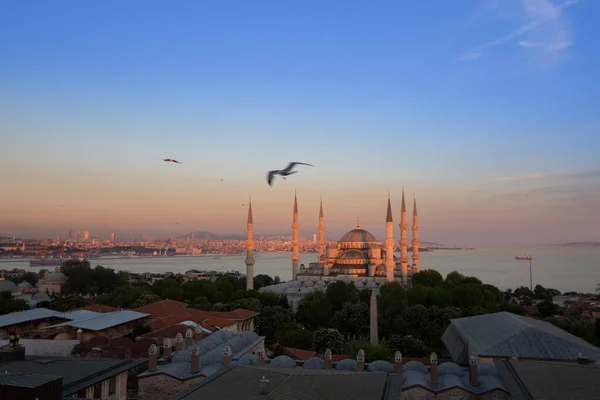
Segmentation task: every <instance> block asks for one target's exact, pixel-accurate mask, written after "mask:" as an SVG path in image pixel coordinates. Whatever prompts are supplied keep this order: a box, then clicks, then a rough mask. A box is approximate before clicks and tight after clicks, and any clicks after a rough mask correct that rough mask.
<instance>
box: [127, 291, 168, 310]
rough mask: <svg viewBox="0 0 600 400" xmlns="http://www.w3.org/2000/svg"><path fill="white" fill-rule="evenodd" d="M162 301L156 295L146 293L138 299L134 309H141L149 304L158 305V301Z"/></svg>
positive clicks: (134, 303) (133, 305) (133, 306)
mask: <svg viewBox="0 0 600 400" xmlns="http://www.w3.org/2000/svg"><path fill="white" fill-rule="evenodd" d="M161 300H162V299H161V298H160V297H158V296H157V295H155V294H154V293H144V294H142V295H141V296H140V297H138V298H137V299H136V300H135V301H134V302H133V304H132V305H131V307H132V308H140V307H143V306H145V305H148V304H152V303H156V302H157V301H161Z"/></svg>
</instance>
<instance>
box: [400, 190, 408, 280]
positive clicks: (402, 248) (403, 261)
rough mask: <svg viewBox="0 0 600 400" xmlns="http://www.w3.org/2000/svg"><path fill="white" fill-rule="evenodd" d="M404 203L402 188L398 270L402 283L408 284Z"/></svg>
mask: <svg viewBox="0 0 600 400" xmlns="http://www.w3.org/2000/svg"><path fill="white" fill-rule="evenodd" d="M406 228H407V224H406V203H405V201H404V186H402V209H401V210H400V269H401V271H402V283H403V284H405V285H406V284H407V283H408V254H407V249H406V245H407V239H406Z"/></svg>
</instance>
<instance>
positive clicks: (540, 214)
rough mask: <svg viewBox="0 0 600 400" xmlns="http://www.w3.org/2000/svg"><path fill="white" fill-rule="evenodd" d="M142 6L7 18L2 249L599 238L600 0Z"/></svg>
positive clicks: (38, 6) (76, 8)
mask: <svg viewBox="0 0 600 400" xmlns="http://www.w3.org/2000/svg"><path fill="white" fill-rule="evenodd" d="M140 4H142V3H140V2H135V1H132V2H128V3H122V2H117V1H105V2H102V3H87V2H86V3H85V4H84V3H81V4H79V3H72V2H67V1H55V2H51V3H49V2H44V1H31V2H28V3H27V4H22V3H19V2H13V3H11V4H8V5H6V7H4V11H3V13H2V15H0V34H1V35H2V37H5V38H7V39H8V40H5V41H3V42H2V43H0V51H2V54H3V63H2V64H1V65H0V85H2V88H3V90H2V91H1V92H0V107H2V110H3V111H4V112H2V113H0V124H1V126H2V139H3V140H2V143H3V145H2V146H0V169H2V171H3V172H5V173H4V174H3V182H2V190H3V195H2V196H0V235H17V236H25V237H55V236H56V235H57V234H59V233H60V234H61V236H62V237H67V232H68V230H69V229H70V228H72V229H73V230H74V231H80V232H81V233H82V234H83V231H84V230H86V231H90V232H91V233H92V235H93V234H94V233H93V232H104V235H107V234H109V233H110V232H112V231H115V232H117V236H119V232H122V233H123V235H131V236H138V235H140V234H149V235H152V236H153V237H154V236H156V237H169V236H174V235H177V236H180V235H185V234H186V233H189V232H193V231H201V230H205V231H210V232H215V233H220V234H237V233H238V232H239V233H240V234H242V233H243V232H244V229H245V216H246V213H247V208H246V207H245V206H242V204H244V205H247V202H248V197H249V196H250V195H251V196H252V200H253V212H254V218H255V227H254V229H255V231H256V234H261V233H285V232H290V234H291V227H290V225H291V223H292V200H293V192H294V190H297V192H298V202H299V208H300V234H301V235H303V236H305V237H312V235H313V234H314V233H315V232H316V230H317V225H318V207H319V197H321V196H322V197H323V201H324V207H325V210H324V211H325V232H326V236H327V238H329V239H334V240H335V239H338V238H339V237H340V236H341V235H342V234H343V233H344V232H347V231H348V230H350V229H352V228H353V227H354V226H355V222H356V218H357V217H360V219H361V225H362V226H363V227H364V228H365V229H368V230H369V231H371V232H372V233H373V234H375V236H376V237H377V238H378V239H379V240H383V239H384V238H385V235H384V232H385V203H386V194H387V192H388V191H391V193H392V202H393V212H394V217H395V219H396V218H397V216H396V215H399V210H400V208H399V204H400V191H401V187H402V185H405V187H406V191H407V196H408V198H412V194H413V192H416V194H417V199H418V202H419V213H420V215H421V220H420V226H421V234H422V239H423V240H424V241H431V242H437V243H443V244H449V245H465V246H482V245H490V244H547V243H557V242H570V241H584V240H590V241H600V232H598V230H597V229H596V226H597V225H598V224H599V223H600V216H599V215H598V214H597V213H596V212H595V209H596V204H598V203H600V185H598V183H599V181H600V163H599V162H598V161H597V155H596V153H597V151H596V149H597V148H598V147H599V146H600V136H598V135H597V133H596V132H597V131H598V129H599V128H600V120H599V119H598V117H597V116H596V112H595V106H593V104H595V103H596V100H597V99H598V98H600V83H598V82H600V79H598V78H600V73H599V72H597V71H596V69H595V68H594V65H596V64H597V61H598V54H600V52H599V51H598V50H600V49H599V47H600V44H598V43H597V41H596V40H594V37H595V35H596V33H597V32H598V30H599V29H600V28H597V27H596V25H595V21H594V18H593V16H594V15H597V14H598V12H600V4H598V3H597V2H592V1H574V0H570V1H568V0H565V1H563V2H560V1H558V0H557V1H549V0H510V1H509V0H507V1H493V0H489V1H475V0H469V1H464V2H460V4H453V5H452V6H449V5H448V6H443V7H442V6H439V7H437V8H433V9H432V8H431V7H428V6H426V4H424V3H423V4H421V3H418V2H413V3H411V4H406V5H400V4H397V3H396V2H390V1H380V2H377V3H369V4H367V3H362V2H352V1H350V2H348V1H345V2H341V1H330V2H327V4H322V3H303V4H302V5H297V4H292V3H285V4H284V3H274V2H267V3H260V4H252V5H249V4H246V3H245V2H242V1H234V2H231V3H228V4H227V6H225V5H221V4H211V5H202V6H200V5H198V4H197V3H195V2H182V3H179V4H178V5H177V6H176V7H175V6H173V5H171V4H170V5H166V4H162V3H159V2H149V3H147V2H145V3H143V4H144V6H143V7H142V6H140ZM164 158H175V159H177V160H179V161H182V162H183V164H181V165H178V164H170V163H164V162H163V161H162V159H164ZM289 161H302V162H309V163H311V164H314V165H315V168H305V169H302V170H300V171H299V173H298V174H295V175H292V176H290V177H289V178H288V179H287V180H282V179H280V178H279V177H278V178H276V181H275V184H274V186H273V187H269V186H268V185H267V183H266V173H267V171H268V170H270V169H276V168H283V167H284V166H285V165H286V164H287V163H288V162H289ZM177 222H180V224H177ZM180 225H183V226H180ZM395 235H396V240H398V239H399V237H398V236H399V230H398V226H397V223H395Z"/></svg>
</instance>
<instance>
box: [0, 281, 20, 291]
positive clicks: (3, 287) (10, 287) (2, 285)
mask: <svg viewBox="0 0 600 400" xmlns="http://www.w3.org/2000/svg"><path fill="white" fill-rule="evenodd" d="M18 291H19V288H18V287H17V285H15V284H14V282H12V281H9V280H8V279H4V278H2V279H0V293H1V292H11V293H14V292H18Z"/></svg>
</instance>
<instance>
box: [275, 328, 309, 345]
mask: <svg viewBox="0 0 600 400" xmlns="http://www.w3.org/2000/svg"><path fill="white" fill-rule="evenodd" d="M278 341H279V344H280V345H282V346H285V347H291V348H294V349H302V350H311V349H312V342H313V332H311V331H307V330H305V329H301V328H300V329H283V332H281V333H280V334H279V335H278Z"/></svg>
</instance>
